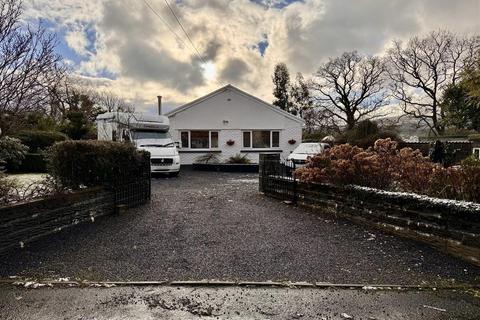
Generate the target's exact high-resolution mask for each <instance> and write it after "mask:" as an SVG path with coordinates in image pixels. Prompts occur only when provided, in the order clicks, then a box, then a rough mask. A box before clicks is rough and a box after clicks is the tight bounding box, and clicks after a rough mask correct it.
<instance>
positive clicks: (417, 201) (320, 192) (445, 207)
mask: <svg viewBox="0 0 480 320" xmlns="http://www.w3.org/2000/svg"><path fill="white" fill-rule="evenodd" d="M261 170H262V169H261ZM260 179H261V180H262V181H261V182H260V186H261V190H260V191H262V192H263V193H265V194H266V195H269V196H273V197H276V198H279V199H282V200H290V201H292V202H294V203H298V204H300V205H306V206H309V207H314V208H318V209H320V210H322V211H323V212H327V213H331V214H334V215H336V216H340V217H343V218H347V219H349V220H352V221H354V222H357V223H361V224H365V225H369V226H372V227H375V228H379V229H382V230H384V231H387V232H390V233H394V234H397V235H400V236H404V237H408V238H411V239H415V240H419V241H423V242H426V243H428V244H430V245H432V246H435V247H437V248H439V249H441V250H444V251H447V252H449V253H451V254H453V255H457V256H460V257H462V258H464V259H467V260H469V261H470V262H472V263H474V264H476V265H480V204H473V203H467V202H461V201H452V200H443V199H435V198H429V197H424V196H420V195H415V194H405V193H395V192H386V191H382V190H376V189H370V188H362V187H353V186H352V187H341V186H332V185H325V184H306V183H300V182H298V181H295V180H293V179H288V178H287V179H286V178H285V177H281V176H273V175H269V176H265V175H264V176H262V175H261V176H260Z"/></svg>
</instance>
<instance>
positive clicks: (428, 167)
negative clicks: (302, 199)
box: [295, 139, 480, 202]
mask: <svg viewBox="0 0 480 320" xmlns="http://www.w3.org/2000/svg"><path fill="white" fill-rule="evenodd" d="M295 174H296V176H297V177H298V178H299V179H300V180H301V181H304V182H307V183H309V182H314V183H330V184H337V185H360V186H366V187H373V188H378V189H385V190H393V191H405V192H415V193H419V194H426V195H429V196H434V197H440V198H448V199H458V200H466V201H475V202H480V160H476V159H474V158H469V159H467V160H464V161H463V162H462V163H461V165H460V166H456V167H449V168H445V167H443V166H442V165H440V164H437V163H434V162H432V161H431V160H430V159H429V158H427V157H424V156H423V155H422V153H421V152H420V151H419V150H412V149H411V148H403V149H401V150H398V146H397V142H395V141H392V140H391V139H380V140H377V141H376V142H375V145H374V147H373V148H368V149H366V150H365V149H362V148H360V147H357V146H351V145H349V144H343V145H338V146H335V147H333V148H331V149H330V150H327V151H325V152H324V153H321V154H319V155H316V156H314V157H312V158H310V159H309V161H308V163H307V165H306V166H305V167H304V168H300V169H297V170H296V171H295Z"/></svg>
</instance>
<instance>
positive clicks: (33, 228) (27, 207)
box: [0, 188, 115, 252]
mask: <svg viewBox="0 0 480 320" xmlns="http://www.w3.org/2000/svg"><path fill="white" fill-rule="evenodd" d="M114 211H115V193H114V192H113V191H105V190H103V189H102V188H91V189H88V190H84V191H80V192H76V193H71V194H61V195H55V196H53V197H51V198H48V199H43V200H37V201H32V202H28V203H22V204H17V205H13V206H9V207H3V208H0V252H2V251H6V250H8V249H11V248H14V247H23V246H25V245H26V244H27V243H28V242H31V241H34V240H36V239H38V238H40V237H43V236H46V235H49V234H52V233H55V232H59V231H61V230H62V229H65V228H69V227H72V226H75V225H77V224H79V223H82V222H88V221H90V222H93V221H95V219H96V218H98V217H100V216H104V215H108V214H112V213H113V212H114Z"/></svg>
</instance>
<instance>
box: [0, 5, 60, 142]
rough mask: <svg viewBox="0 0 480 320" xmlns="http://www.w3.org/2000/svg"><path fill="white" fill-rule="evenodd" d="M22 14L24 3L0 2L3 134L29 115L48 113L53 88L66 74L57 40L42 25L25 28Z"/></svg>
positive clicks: (0, 97)
mask: <svg viewBox="0 0 480 320" xmlns="http://www.w3.org/2000/svg"><path fill="white" fill-rule="evenodd" d="M21 14H22V3H21V1H19V0H1V1H0V129H1V133H0V134H7V133H8V132H9V131H10V130H11V128H12V126H13V125H14V124H18V123H19V121H20V120H21V119H22V118H23V115H24V114H25V113H26V112H30V111H37V110H39V109H40V110H45V108H46V107H47V105H48V100H49V99H48V98H49V88H50V87H52V86H53V85H54V84H55V83H56V82H57V81H58V79H59V78H60V77H61V74H62V73H63V69H62V67H61V65H60V61H61V57H60V56H59V55H57V54H56V53H55V50H54V49H55V45H56V41H55V37H54V36H53V35H51V34H48V33H47V32H46V31H45V29H44V28H43V27H42V26H41V25H40V26H38V27H36V28H33V27H31V26H30V25H27V26H26V27H25V26H24V25H21V24H20V16H21Z"/></svg>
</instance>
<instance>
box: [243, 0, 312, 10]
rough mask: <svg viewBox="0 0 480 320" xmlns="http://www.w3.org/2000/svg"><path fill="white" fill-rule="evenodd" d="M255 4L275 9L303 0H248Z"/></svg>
mask: <svg viewBox="0 0 480 320" xmlns="http://www.w3.org/2000/svg"><path fill="white" fill-rule="evenodd" d="M250 1H252V2H254V3H256V4H259V5H262V6H265V7H269V8H276V9H283V8H285V7H288V6H289V5H291V4H292V3H294V2H303V1H304V0H250Z"/></svg>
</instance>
